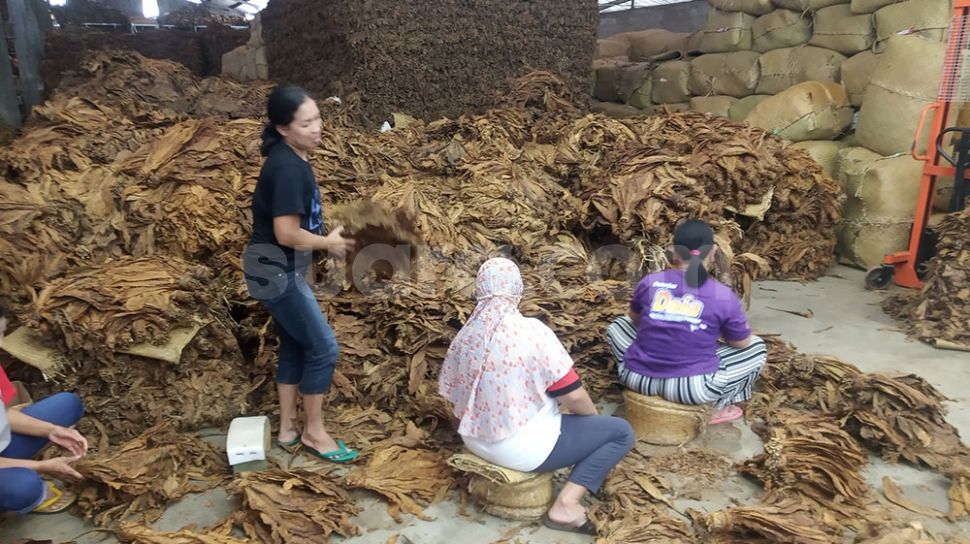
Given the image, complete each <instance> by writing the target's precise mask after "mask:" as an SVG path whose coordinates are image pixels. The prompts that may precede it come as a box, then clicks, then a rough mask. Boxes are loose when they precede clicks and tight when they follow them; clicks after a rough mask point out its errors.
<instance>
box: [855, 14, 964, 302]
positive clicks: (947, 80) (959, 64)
mask: <svg viewBox="0 0 970 544" xmlns="http://www.w3.org/2000/svg"><path fill="white" fill-rule="evenodd" d="M964 71H966V73H965V72H964ZM961 102H970V0H953V22H952V24H951V25H950V41H949V46H948V47H947V52H946V61H945V64H944V70H943V79H942V81H941V82H940V92H939V95H938V96H937V99H936V102H934V103H933V104H930V105H929V106H927V107H926V109H925V110H923V115H922V117H921V118H920V122H919V126H918V127H917V129H916V136H915V139H914V141H913V148H912V154H913V157H914V158H915V159H916V160H919V161H924V162H925V164H924V165H923V178H922V183H920V190H919V201H918V202H917V206H916V216H915V218H914V221H913V230H912V232H911V233H910V237H909V246H908V248H907V250H906V251H902V252H899V253H892V254H890V255H886V257H885V259H883V264H882V265H880V266H878V267H876V268H873V269H871V270H869V272H868V273H866V279H865V284H866V287H867V288H869V289H882V288H885V287H886V286H887V285H889V281H890V280H892V279H895V281H896V285H900V286H902V287H911V288H917V289H918V288H921V287H922V286H923V279H922V278H923V276H924V274H925V272H926V269H925V267H926V262H927V261H928V260H929V259H930V257H932V256H933V254H934V253H935V252H936V238H935V235H934V234H933V233H932V232H931V231H930V230H929V229H928V228H927V223H928V221H929V218H930V214H931V213H932V211H933V195H934V192H935V189H936V180H937V179H938V178H940V177H945V176H953V180H954V181H953V198H952V201H951V211H959V210H962V209H963V207H964V204H965V202H964V201H965V199H966V197H967V193H968V192H970V189H968V185H970V183H968V182H967V178H966V176H967V170H968V169H970V128H959V127H949V128H946V125H947V123H948V119H950V118H951V114H952V113H953V110H954V107H953V105H954V104H956V103H961ZM931 112H932V114H933V117H932V120H931V121H930V123H931V124H930V132H929V136H930V137H929V144H928V145H927V150H926V152H925V153H924V154H920V153H919V144H920V142H921V141H922V134H923V127H924V125H925V123H926V120H927V117H928V116H929V115H930V113H931ZM948 134H955V135H956V144H955V146H954V154H953V155H951V154H950V153H947V151H946V150H945V149H944V147H945V143H944V139H945V137H946V136H947V135H948ZM941 158H942V159H944V160H945V161H946V162H947V163H949V164H948V165H941V164H940V159H941Z"/></svg>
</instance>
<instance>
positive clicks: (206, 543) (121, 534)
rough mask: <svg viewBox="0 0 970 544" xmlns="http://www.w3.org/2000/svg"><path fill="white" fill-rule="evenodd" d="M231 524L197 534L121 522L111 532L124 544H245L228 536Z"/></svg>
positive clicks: (188, 531) (192, 531)
mask: <svg viewBox="0 0 970 544" xmlns="http://www.w3.org/2000/svg"><path fill="white" fill-rule="evenodd" d="M231 531H232V524H230V523H224V524H222V525H221V526H220V527H217V528H215V529H212V530H208V531H202V532H198V531H195V530H190V529H182V530H180V531H175V532H165V531H157V530H155V529H152V528H151V527H148V526H147V525H144V524H141V523H131V522H123V523H119V524H117V525H115V526H114V528H113V529H112V532H114V535H115V536H116V537H117V538H118V540H120V541H122V542H124V543H125V544H247V543H248V542H250V541H249V540H244V539H240V538H236V537H234V536H231V535H230V532H231Z"/></svg>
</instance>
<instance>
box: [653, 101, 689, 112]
mask: <svg viewBox="0 0 970 544" xmlns="http://www.w3.org/2000/svg"><path fill="white" fill-rule="evenodd" d="M682 111H690V102H679V103H676V104H657V105H656V106H654V107H653V110H652V113H655V114H664V113H679V112H682Z"/></svg>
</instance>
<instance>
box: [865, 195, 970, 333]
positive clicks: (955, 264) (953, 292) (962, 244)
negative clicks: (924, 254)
mask: <svg viewBox="0 0 970 544" xmlns="http://www.w3.org/2000/svg"><path fill="white" fill-rule="evenodd" d="M936 232H937V234H938V235H939V240H938V241H937V243H936V255H935V256H934V257H933V258H932V259H930V260H929V261H928V262H927V272H926V276H925V278H924V283H923V289H922V291H920V292H919V294H918V295H917V294H913V293H901V294H899V295H893V296H890V297H888V298H886V299H885V301H883V308H884V309H885V310H886V311H887V313H889V314H890V315H893V316H894V317H896V319H899V320H900V321H901V322H902V323H903V325H904V326H905V327H906V329H907V330H908V333H909V334H910V335H912V336H915V337H917V338H919V339H920V340H923V341H924V342H928V343H930V344H933V345H935V346H936V347H939V348H946V349H962V350H964V351H967V350H970V332H968V331H967V326H966V323H967V321H968V320H970V275H968V274H970V273H968V271H967V270H968V265H970V236H967V232H970V208H967V209H965V210H963V211H960V212H956V213H951V214H949V215H947V216H946V217H945V218H944V219H943V221H942V222H941V223H940V224H939V225H938V226H937V227H936Z"/></svg>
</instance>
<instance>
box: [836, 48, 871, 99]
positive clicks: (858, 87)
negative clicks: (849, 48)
mask: <svg viewBox="0 0 970 544" xmlns="http://www.w3.org/2000/svg"><path fill="white" fill-rule="evenodd" d="M878 64H879V55H876V54H875V53H873V52H872V51H863V52H862V53H859V54H858V55H853V56H852V57H849V59H848V60H846V61H845V62H843V63H842V86H844V87H845V91H846V92H847V93H849V103H850V104H852V105H853V106H855V107H857V108H858V107H859V106H861V105H862V98H863V96H864V95H865V93H866V87H868V86H869V79H870V78H871V77H872V72H873V71H874V70H875V69H876V65H878Z"/></svg>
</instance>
